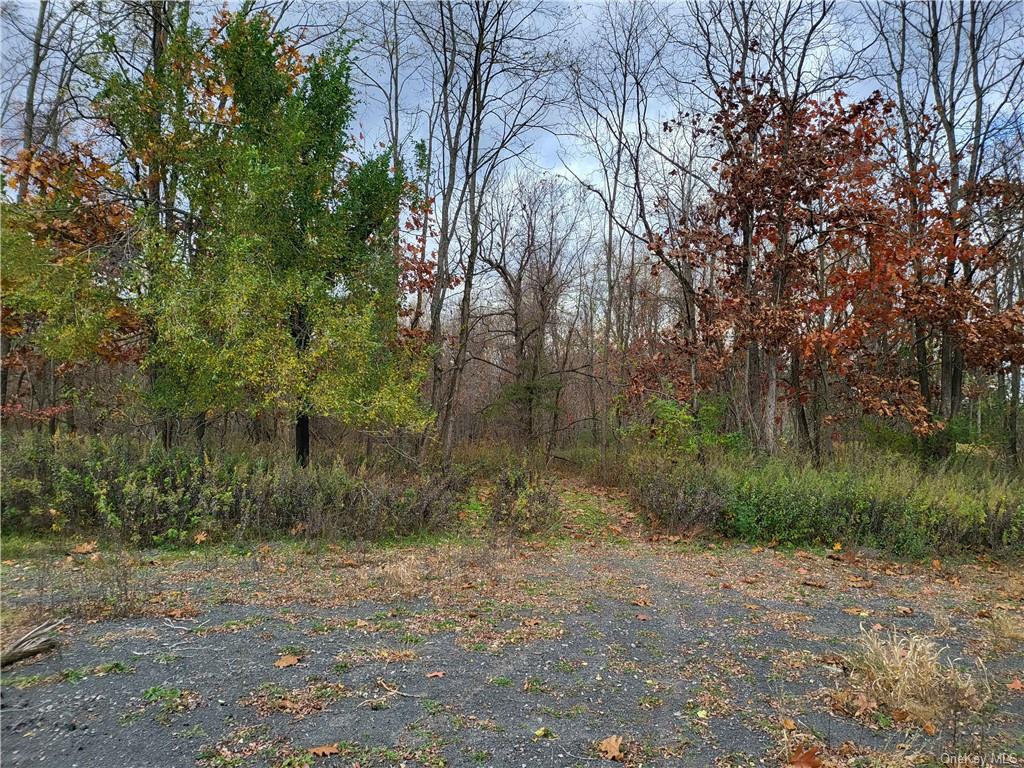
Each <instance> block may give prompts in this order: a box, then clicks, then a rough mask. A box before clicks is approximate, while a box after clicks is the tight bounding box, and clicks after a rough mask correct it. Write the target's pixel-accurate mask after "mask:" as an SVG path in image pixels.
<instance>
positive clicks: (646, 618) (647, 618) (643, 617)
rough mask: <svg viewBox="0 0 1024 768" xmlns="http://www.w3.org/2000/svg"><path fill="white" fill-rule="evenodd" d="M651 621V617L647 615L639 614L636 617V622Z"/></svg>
mask: <svg viewBox="0 0 1024 768" xmlns="http://www.w3.org/2000/svg"><path fill="white" fill-rule="evenodd" d="M650 619H651V617H650V616H648V615H647V614H646V613H638V614H637V615H636V620H637V621H650Z"/></svg>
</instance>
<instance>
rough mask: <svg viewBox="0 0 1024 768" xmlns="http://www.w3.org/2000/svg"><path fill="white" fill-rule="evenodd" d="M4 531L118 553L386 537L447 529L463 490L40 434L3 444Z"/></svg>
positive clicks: (414, 479) (453, 480)
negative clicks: (80, 534) (89, 542)
mask: <svg viewBox="0 0 1024 768" xmlns="http://www.w3.org/2000/svg"><path fill="white" fill-rule="evenodd" d="M5 443H7V444H5V446H4V452H3V470H4V483H3V488H2V499H0V502H2V507H3V514H2V523H3V525H4V526H5V527H7V526H9V527H10V528H11V529H21V530H34V531H41V530H48V531H53V532H60V531H63V530H71V531H89V532H100V533H107V534H110V535H114V536H116V537H117V538H118V539H120V540H121V541H122V542H124V543H131V544H144V543H146V544H148V543H154V544H169V545H174V544H179V543H184V542H187V541H189V540H190V539H191V537H192V536H193V535H194V533H195V532H197V531H199V530H203V531H206V532H207V533H208V534H209V535H216V534H221V535H224V534H227V533H229V532H238V533H241V534H242V535H252V536H263V535H266V534H269V533H274V532H281V531H291V532H292V533H296V534H298V533H303V534H305V535H307V536H324V535H326V536H336V537H342V538H366V539H373V538H381V537H385V536H393V535H404V534H408V533H413V532H417V531H422V530H427V529H438V528H442V527H444V526H446V525H447V524H448V523H449V522H450V521H451V520H452V519H453V518H454V513H455V508H456V505H457V500H458V496H459V495H460V494H461V492H462V491H464V490H465V488H466V487H467V485H468V476H467V474H466V473H465V472H462V471H453V472H449V473H446V474H444V475H441V474H434V475H421V474H412V473H406V474H404V475H403V474H392V473H388V474H386V475H369V474H360V473H356V474H352V473H350V472H349V471H348V470H347V469H346V468H345V467H344V466H343V465H341V464H340V463H335V464H327V465H322V466H311V467H308V468H306V469H302V468H300V467H298V466H297V465H296V464H295V463H294V462H293V461H292V460H291V459H290V457H288V458H285V457H276V458H275V457H273V456H271V457H256V456H251V455H247V454H242V453H232V454H227V455H224V456H223V457H220V458H216V459H214V458H212V457H210V456H209V455H206V454H200V453H198V452H197V449H196V448H195V447H194V446H191V447H181V448H175V449H172V450H164V449H162V448H161V447H159V446H154V445H144V444H140V443H138V442H135V441H132V440H128V439H123V438H98V437H59V436H58V437H56V438H54V439H52V440H51V439H50V438H49V437H47V436H45V435H41V434H39V433H26V434H23V435H18V436H17V439H14V440H10V439H8V440H5Z"/></svg>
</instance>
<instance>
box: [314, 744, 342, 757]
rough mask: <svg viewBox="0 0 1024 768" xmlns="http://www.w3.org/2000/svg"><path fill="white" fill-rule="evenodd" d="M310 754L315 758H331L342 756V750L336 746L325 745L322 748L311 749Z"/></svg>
mask: <svg viewBox="0 0 1024 768" xmlns="http://www.w3.org/2000/svg"><path fill="white" fill-rule="evenodd" d="M309 753H310V754H311V755H313V757H330V756H331V755H340V754H341V750H340V749H338V747H337V746H336V745H334V744H324V745H323V746H321V747H310V749H309Z"/></svg>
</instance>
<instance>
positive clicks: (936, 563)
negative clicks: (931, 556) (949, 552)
mask: <svg viewBox="0 0 1024 768" xmlns="http://www.w3.org/2000/svg"><path fill="white" fill-rule="evenodd" d="M932 568H934V569H935V570H936V571H938V570H941V569H942V561H941V560H939V559H935V560H932Z"/></svg>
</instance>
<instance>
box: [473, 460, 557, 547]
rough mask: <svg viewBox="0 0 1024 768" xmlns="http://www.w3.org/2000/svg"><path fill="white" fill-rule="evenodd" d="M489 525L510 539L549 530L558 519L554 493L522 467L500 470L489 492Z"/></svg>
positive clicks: (509, 466)
mask: <svg viewBox="0 0 1024 768" xmlns="http://www.w3.org/2000/svg"><path fill="white" fill-rule="evenodd" d="M490 501H491V508H490V516H489V525H490V527H491V529H492V531H493V532H494V533H495V534H497V533H505V534H506V535H507V536H508V537H509V538H510V539H512V538H517V537H523V536H530V535H533V534H537V533H543V532H547V531H550V530H552V529H553V528H554V527H555V526H557V525H558V524H559V523H560V522H561V519H562V510H561V504H560V503H559V500H558V493H557V492H556V491H555V489H554V485H553V483H552V482H550V481H547V482H545V481H542V480H538V478H537V475H536V473H533V472H529V471H528V470H526V469H525V468H524V467H523V466H522V465H515V464H511V465H508V466H506V467H505V468H503V469H502V470H501V471H500V472H499V473H498V476H497V479H496V480H495V484H494V489H493V491H492V492H491V499H490Z"/></svg>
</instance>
